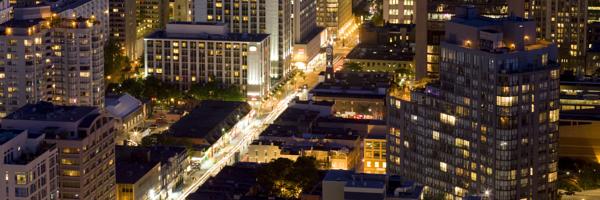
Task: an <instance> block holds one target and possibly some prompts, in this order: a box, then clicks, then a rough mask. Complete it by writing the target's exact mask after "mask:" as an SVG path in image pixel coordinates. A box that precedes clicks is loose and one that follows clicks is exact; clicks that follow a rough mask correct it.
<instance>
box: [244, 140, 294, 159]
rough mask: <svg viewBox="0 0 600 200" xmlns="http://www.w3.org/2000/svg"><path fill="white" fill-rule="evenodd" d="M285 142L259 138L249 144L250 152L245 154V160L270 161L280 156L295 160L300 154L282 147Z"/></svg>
mask: <svg viewBox="0 0 600 200" xmlns="http://www.w3.org/2000/svg"><path fill="white" fill-rule="evenodd" d="M282 146H283V142H278V141H266V140H257V141H254V142H252V144H250V145H249V146H248V152H247V153H246V155H245V156H244V158H243V160H242V161H244V162H252V163H268V162H271V161H272V160H277V159H278V158H287V159H290V160H292V161H295V160H296V159H297V158H298V157H299V156H300V154H299V153H298V152H292V151H290V150H289V149H285V148H283V147H282Z"/></svg>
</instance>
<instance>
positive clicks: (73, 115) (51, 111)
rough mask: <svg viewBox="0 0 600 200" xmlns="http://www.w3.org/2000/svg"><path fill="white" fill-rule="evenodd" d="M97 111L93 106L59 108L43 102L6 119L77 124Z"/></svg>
mask: <svg viewBox="0 0 600 200" xmlns="http://www.w3.org/2000/svg"><path fill="white" fill-rule="evenodd" d="M97 111H98V109H97V108H96V107H91V106H58V105H54V104H52V103H50V102H44V101H42V102H39V103H36V104H27V105H25V106H23V107H21V108H19V109H18V110H16V111H15V112H13V113H11V114H9V115H8V116H6V117H5V118H4V119H10V120H34V121H54V122H76V121H79V120H81V119H83V118H84V117H86V116H88V115H89V114H92V113H96V112H97Z"/></svg>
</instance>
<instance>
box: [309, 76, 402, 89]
mask: <svg viewBox="0 0 600 200" xmlns="http://www.w3.org/2000/svg"><path fill="white" fill-rule="evenodd" d="M390 81H391V77H390V75H389V74H388V73H380V72H336V73H335V79H334V81H331V82H321V83H319V84H318V85H317V86H316V87H315V88H314V89H313V90H311V91H322V90H338V91H346V90H368V91H371V90H376V89H378V88H389V87H390V85H391V83H390ZM363 93H367V92H363Z"/></svg>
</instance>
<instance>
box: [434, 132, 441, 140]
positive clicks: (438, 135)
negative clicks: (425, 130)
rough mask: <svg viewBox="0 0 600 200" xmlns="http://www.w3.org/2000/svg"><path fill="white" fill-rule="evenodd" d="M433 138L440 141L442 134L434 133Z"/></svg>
mask: <svg viewBox="0 0 600 200" xmlns="http://www.w3.org/2000/svg"><path fill="white" fill-rule="evenodd" d="M432 137H433V139H434V140H440V132H437V131H433V134H432Z"/></svg>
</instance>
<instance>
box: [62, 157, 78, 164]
mask: <svg viewBox="0 0 600 200" xmlns="http://www.w3.org/2000/svg"><path fill="white" fill-rule="evenodd" d="M60 164H63V165H75V164H76V162H75V161H73V160H71V159H66V158H63V159H60Z"/></svg>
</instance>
